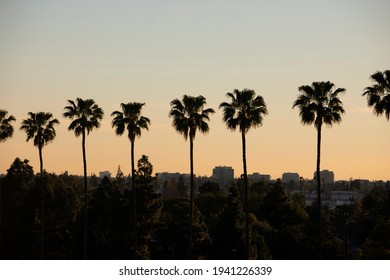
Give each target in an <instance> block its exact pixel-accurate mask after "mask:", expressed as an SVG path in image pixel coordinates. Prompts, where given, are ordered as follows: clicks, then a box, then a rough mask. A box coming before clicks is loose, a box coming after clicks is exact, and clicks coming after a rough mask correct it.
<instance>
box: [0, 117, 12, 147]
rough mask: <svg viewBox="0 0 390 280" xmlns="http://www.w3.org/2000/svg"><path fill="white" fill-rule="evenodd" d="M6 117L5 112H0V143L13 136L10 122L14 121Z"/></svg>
mask: <svg viewBox="0 0 390 280" xmlns="http://www.w3.org/2000/svg"><path fill="white" fill-rule="evenodd" d="M7 115H8V112H7V111H6V110H0V142H4V141H5V140H7V139H8V138H11V137H12V135H13V134H14V127H13V126H12V124H11V122H14V121H15V117H14V116H12V115H10V116H7Z"/></svg>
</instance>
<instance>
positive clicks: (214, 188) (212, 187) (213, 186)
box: [199, 181, 221, 194]
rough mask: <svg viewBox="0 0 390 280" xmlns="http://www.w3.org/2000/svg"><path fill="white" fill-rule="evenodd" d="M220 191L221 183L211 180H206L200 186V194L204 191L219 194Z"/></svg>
mask: <svg viewBox="0 0 390 280" xmlns="http://www.w3.org/2000/svg"><path fill="white" fill-rule="evenodd" d="M220 192H221V188H220V187H219V185H218V184H217V183H214V182H211V181H207V182H204V183H203V184H202V185H201V186H200V187H199V193H200V194H204V193H213V194H219V193H220Z"/></svg>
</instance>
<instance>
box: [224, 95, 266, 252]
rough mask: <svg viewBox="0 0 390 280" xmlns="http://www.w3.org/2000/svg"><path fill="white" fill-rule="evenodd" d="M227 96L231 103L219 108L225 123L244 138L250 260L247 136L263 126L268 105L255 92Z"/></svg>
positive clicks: (247, 245)
mask: <svg viewBox="0 0 390 280" xmlns="http://www.w3.org/2000/svg"><path fill="white" fill-rule="evenodd" d="M226 96H227V97H228V98H229V99H230V100H231V102H230V103H227V102H223V103H221V104H220V105H219V108H222V109H223V121H224V122H225V123H226V126H227V128H228V129H230V130H233V131H234V130H236V129H237V127H238V128H239V131H240V132H241V138H242V162H243V169H244V187H245V194H244V196H245V254H246V258H247V259H249V209H248V174H247V165H246V139H245V134H246V133H247V132H248V131H249V129H250V128H251V127H254V128H255V127H259V126H261V125H262V124H263V118H264V116H265V115H267V114H268V110H267V105H266V103H265V102H264V99H263V97H262V96H261V95H258V96H256V93H255V91H254V90H251V89H244V90H242V91H240V90H238V89H235V90H234V91H233V93H231V92H228V93H227V94H226Z"/></svg>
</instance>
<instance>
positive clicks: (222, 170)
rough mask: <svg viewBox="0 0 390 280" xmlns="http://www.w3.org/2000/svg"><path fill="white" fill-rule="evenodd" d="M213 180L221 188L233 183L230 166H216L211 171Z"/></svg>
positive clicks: (232, 172) (232, 173)
mask: <svg viewBox="0 0 390 280" xmlns="http://www.w3.org/2000/svg"><path fill="white" fill-rule="evenodd" d="M213 179H214V181H215V182H216V183H218V184H219V185H220V186H221V187H223V186H227V185H230V184H231V183H233V181H234V169H233V168H231V167H230V166H216V167H214V169H213Z"/></svg>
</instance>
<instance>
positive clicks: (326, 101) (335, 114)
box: [293, 81, 345, 258]
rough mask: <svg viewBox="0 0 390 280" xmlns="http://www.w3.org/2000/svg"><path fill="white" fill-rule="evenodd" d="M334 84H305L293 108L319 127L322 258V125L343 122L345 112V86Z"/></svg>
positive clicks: (318, 159)
mask: <svg viewBox="0 0 390 280" xmlns="http://www.w3.org/2000/svg"><path fill="white" fill-rule="evenodd" d="M333 89H334V84H333V83H331V82H329V81H328V82H313V83H312V84H311V86H309V85H304V86H301V87H299V89H298V90H299V91H300V92H301V93H302V94H301V95H299V96H298V98H297V100H295V102H294V104H293V108H295V107H298V108H299V115H300V116H301V122H302V124H304V125H307V124H313V123H314V126H315V128H316V129H317V168H316V178H317V199H318V230H319V232H318V234H319V235H318V236H319V247H318V257H319V258H321V250H322V244H321V178H320V162H321V129H322V125H323V124H326V125H327V126H332V125H333V123H340V122H341V115H342V114H344V112H345V111H344V108H343V103H342V102H341V101H340V99H339V97H338V95H339V94H340V93H344V92H345V89H344V88H337V89H336V90H335V91H333Z"/></svg>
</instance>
